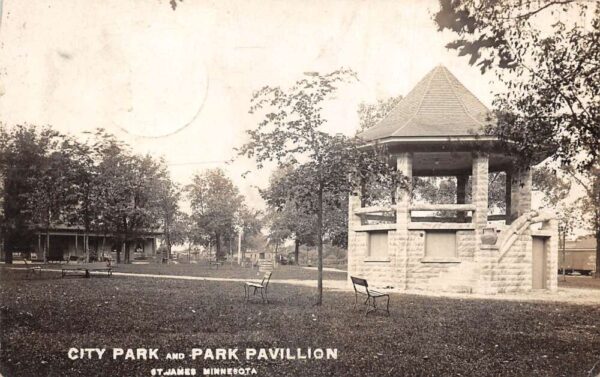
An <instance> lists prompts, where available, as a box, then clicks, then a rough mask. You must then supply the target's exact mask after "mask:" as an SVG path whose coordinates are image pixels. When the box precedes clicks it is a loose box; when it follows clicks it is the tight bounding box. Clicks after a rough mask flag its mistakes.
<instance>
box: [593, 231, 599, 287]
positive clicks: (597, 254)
mask: <svg viewBox="0 0 600 377" xmlns="http://www.w3.org/2000/svg"><path fill="white" fill-rule="evenodd" d="M594 278H596V279H600V229H598V225H596V272H595V273H594Z"/></svg>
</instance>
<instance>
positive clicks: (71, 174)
mask: <svg viewBox="0 0 600 377" xmlns="http://www.w3.org/2000/svg"><path fill="white" fill-rule="evenodd" d="M68 143H69V142H68V141H67V140H66V139H64V137H63V136H62V135H59V134H55V135H54V137H53V138H52V142H51V144H50V148H49V150H48V153H47V154H46V155H45V156H44V158H43V160H42V161H43V162H42V166H41V169H40V171H39V174H36V175H34V176H32V177H30V178H29V179H30V181H31V187H32V188H33V190H31V191H29V192H25V193H22V195H23V196H25V197H26V210H27V211H28V212H29V213H30V214H31V222H32V225H33V224H35V225H37V226H40V227H42V228H43V229H44V232H45V234H46V237H45V243H44V251H43V259H44V262H46V261H47V260H48V254H49V252H50V227H51V225H53V224H55V223H63V224H64V223H68V213H70V212H72V211H73V209H74V208H75V207H76V206H77V192H76V179H77V175H76V174H75V172H76V171H75V169H72V167H73V165H74V164H73V160H72V159H71V154H70V153H69V152H70V148H69V144H68Z"/></svg>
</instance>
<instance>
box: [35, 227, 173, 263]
mask: <svg viewBox="0 0 600 377" xmlns="http://www.w3.org/2000/svg"><path fill="white" fill-rule="evenodd" d="M35 234H36V236H37V244H36V245H35V246H34V247H32V251H35V252H36V253H37V257H38V259H42V258H43V254H44V244H45V242H46V231H45V230H41V229H37V230H36V232H35ZM48 234H49V237H50V240H49V248H48V254H47V259H48V260H49V261H66V260H69V259H70V258H71V257H79V258H84V257H85V255H84V250H85V248H84V244H83V243H84V230H83V227H81V226H67V225H55V226H53V227H52V228H50V231H49V233H48ZM160 236H162V232H160V231H144V232H141V233H139V234H138V235H137V236H136V237H135V238H134V239H132V240H130V244H131V245H130V247H131V249H130V251H131V255H132V259H133V253H134V252H135V251H136V250H139V251H140V254H141V255H143V256H146V257H152V256H155V255H156V250H157V238H159V237H160ZM87 242H88V250H89V251H90V256H91V257H92V258H93V259H101V258H103V257H109V256H112V255H113V253H114V252H116V250H117V248H120V247H121V242H120V241H119V239H118V238H117V237H116V236H115V235H114V234H112V233H107V234H102V233H95V232H91V233H88V235H87ZM123 257H124V256H123V255H122V258H123Z"/></svg>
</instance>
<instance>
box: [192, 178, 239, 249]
mask: <svg viewBox="0 0 600 377" xmlns="http://www.w3.org/2000/svg"><path fill="white" fill-rule="evenodd" d="M187 193H188V196H189V199H190V201H191V207H192V208H191V209H192V214H191V218H192V221H193V222H194V223H195V224H194V225H195V229H196V230H198V231H200V232H201V233H203V234H204V235H205V237H204V240H208V241H209V242H211V243H212V242H214V244H215V245H216V256H215V257H216V259H222V258H223V257H224V253H223V249H222V240H223V236H225V235H228V234H232V233H233V232H234V226H235V224H236V217H237V214H238V212H239V211H240V209H241V206H242V202H243V198H242V196H241V195H240V194H239V190H238V189H237V187H235V185H234V184H233V182H232V181H231V180H230V179H229V178H227V177H226V176H225V173H224V172H223V170H221V169H209V170H206V171H204V172H203V173H200V174H198V173H197V174H194V176H193V178H192V184H190V185H189V186H188V187H187Z"/></svg>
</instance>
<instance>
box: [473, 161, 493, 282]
mask: <svg viewBox="0 0 600 377" xmlns="http://www.w3.org/2000/svg"><path fill="white" fill-rule="evenodd" d="M488 171H489V158H488V156H487V155H486V154H475V155H474V156H473V181H472V203H473V205H474V206H475V211H474V212H473V220H472V222H473V225H474V226H475V245H476V246H475V258H474V261H475V263H477V265H478V267H479V269H478V270H479V278H478V283H477V287H476V293H481V294H490V293H493V290H494V288H493V280H494V264H495V259H496V258H497V249H496V250H493V249H490V248H488V247H487V246H488V245H483V244H482V242H481V239H482V236H483V230H484V229H485V228H486V227H487V213H488V185H489V177H488Z"/></svg>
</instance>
